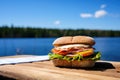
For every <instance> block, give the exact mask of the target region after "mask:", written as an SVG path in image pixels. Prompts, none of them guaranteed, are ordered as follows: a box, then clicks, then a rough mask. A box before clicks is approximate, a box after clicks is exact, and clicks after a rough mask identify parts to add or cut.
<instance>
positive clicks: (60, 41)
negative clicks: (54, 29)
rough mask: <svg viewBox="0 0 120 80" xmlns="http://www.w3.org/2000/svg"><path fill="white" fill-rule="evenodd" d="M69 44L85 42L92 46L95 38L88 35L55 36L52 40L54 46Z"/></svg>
mask: <svg viewBox="0 0 120 80" xmlns="http://www.w3.org/2000/svg"><path fill="white" fill-rule="evenodd" d="M69 44H85V45H90V46H93V45H94V44H95V40H94V39H93V38H92V37H89V36H64V37H59V38H57V39H56V40H55V41H54V42H53V46H54V47H57V46H61V45H69Z"/></svg>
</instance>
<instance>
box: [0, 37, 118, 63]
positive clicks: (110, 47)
mask: <svg viewBox="0 0 120 80" xmlns="http://www.w3.org/2000/svg"><path fill="white" fill-rule="evenodd" d="M55 39H56V38H0V56H9V55H16V54H25V55H26V54H29V55H47V54H48V53H49V52H50V50H51V49H52V48H53V46H52V42H53V41H54V40H55ZM95 41H96V44H95V46H94V47H95V48H96V51H100V52H101V53H102V58H101V60H108V61H120V37H118V38H100V37H99V38H95Z"/></svg>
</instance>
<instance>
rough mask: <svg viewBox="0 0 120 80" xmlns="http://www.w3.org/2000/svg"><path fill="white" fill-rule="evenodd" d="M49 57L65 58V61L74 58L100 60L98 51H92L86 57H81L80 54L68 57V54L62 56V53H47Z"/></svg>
mask: <svg viewBox="0 0 120 80" xmlns="http://www.w3.org/2000/svg"><path fill="white" fill-rule="evenodd" d="M48 55H49V58H50V59H51V60H52V59H62V60H67V61H74V60H78V61H80V60H93V61H97V60H100V58H101V53H100V52H94V54H93V55H91V56H88V57H83V56H81V55H80V54H77V55H75V56H74V57H68V56H63V55H59V54H53V53H49V54H48Z"/></svg>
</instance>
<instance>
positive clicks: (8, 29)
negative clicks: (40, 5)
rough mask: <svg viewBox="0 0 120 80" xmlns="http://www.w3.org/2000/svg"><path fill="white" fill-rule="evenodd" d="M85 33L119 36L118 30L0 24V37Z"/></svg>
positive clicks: (39, 36)
mask: <svg viewBox="0 0 120 80" xmlns="http://www.w3.org/2000/svg"><path fill="white" fill-rule="evenodd" d="M76 35H86V36H91V37H120V30H90V29H50V28H33V27H17V26H0V38H51V37H60V36H76Z"/></svg>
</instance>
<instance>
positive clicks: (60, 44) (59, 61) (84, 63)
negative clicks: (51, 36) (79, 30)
mask: <svg viewBox="0 0 120 80" xmlns="http://www.w3.org/2000/svg"><path fill="white" fill-rule="evenodd" d="M93 45H95V40H94V38H92V37H89V36H63V37H59V38H57V39H56V40H55V41H54V42H53V46H54V48H53V49H52V50H51V53H49V54H48V55H49V58H50V60H52V62H53V64H54V65H55V66H57V67H76V68H87V67H88V68H89V67H93V66H94V65H95V61H97V60H99V59H100V57H101V53H100V52H98V51H95V48H93Z"/></svg>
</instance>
